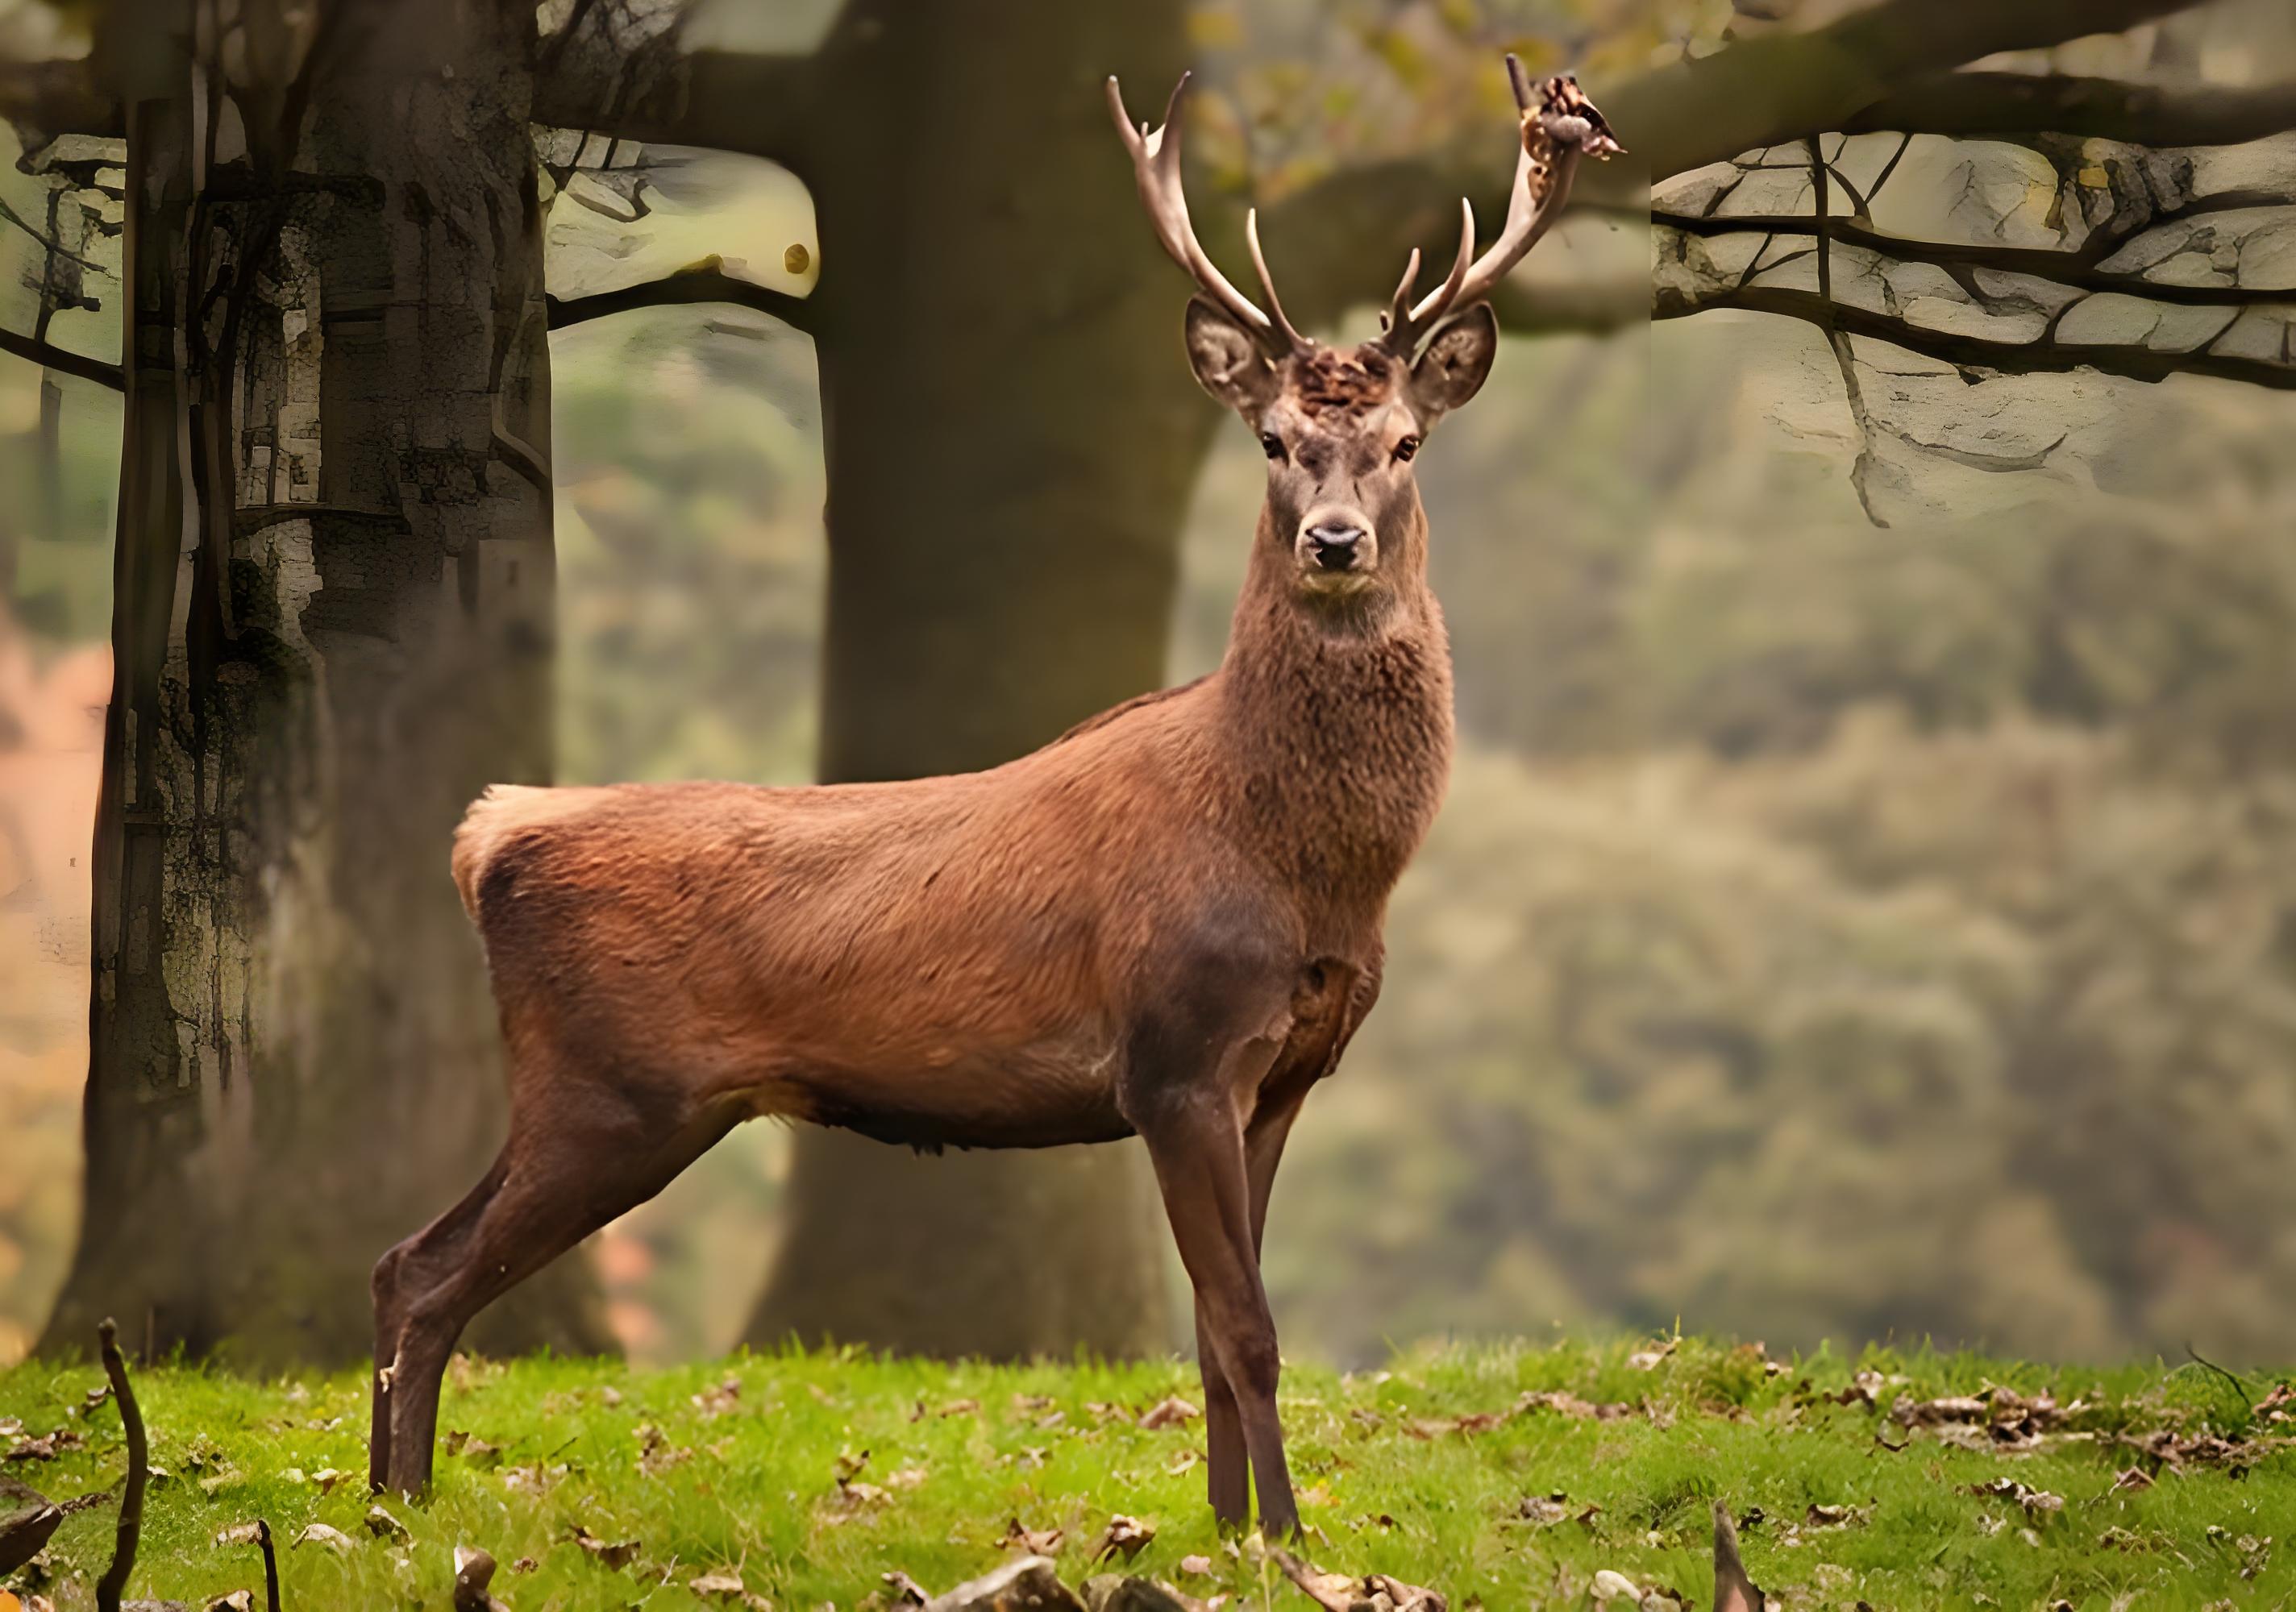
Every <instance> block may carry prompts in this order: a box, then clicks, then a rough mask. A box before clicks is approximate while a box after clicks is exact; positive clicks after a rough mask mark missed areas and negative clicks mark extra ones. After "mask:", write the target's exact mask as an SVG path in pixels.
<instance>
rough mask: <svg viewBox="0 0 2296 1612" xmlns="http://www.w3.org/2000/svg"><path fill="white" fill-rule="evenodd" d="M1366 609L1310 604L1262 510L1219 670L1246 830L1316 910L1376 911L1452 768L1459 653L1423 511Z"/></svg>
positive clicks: (1225, 733) (1230, 766)
mask: <svg viewBox="0 0 2296 1612" xmlns="http://www.w3.org/2000/svg"><path fill="white" fill-rule="evenodd" d="M1419 525H1420V528H1421V529H1420V530H1419V531H1417V532H1416V533H1415V534H1413V535H1412V542H1411V543H1410V544H1408V545H1407V552H1406V556H1404V558H1403V562H1402V563H1401V564H1399V565H1398V566H1397V567H1396V568H1395V569H1394V571H1393V572H1392V573H1391V574H1390V576H1389V578H1388V582H1389V587H1388V590H1387V591H1386V592H1385V593H1383V594H1382V595H1381V596H1379V597H1377V598H1376V599H1374V600H1372V601H1367V602H1366V604H1365V607H1364V608H1360V609H1357V608H1352V607H1350V608H1345V609H1340V610H1334V609H1332V608H1330V607H1329V606H1327V605H1325V604H1324V603H1320V602H1317V601H1308V600H1303V599H1302V598H1301V597H1300V594H1299V593H1298V590H1297V585H1296V581H1295V577H1294V575H1293V569H1292V561H1291V558H1290V555H1289V552H1288V545H1287V544H1280V543H1277V542H1275V541H1274V540H1273V539H1272V538H1271V536H1270V533H1269V529H1268V524H1267V517H1266V516H1265V514H1263V515H1262V518H1261V530H1260V533H1259V541H1258V542H1257V543H1255V544H1254V545H1253V552H1252V564H1251V572H1250V575H1249V576H1248V577H1247V578H1246V581H1245V584H1244V589H1243V593H1242V597H1241V598H1239V599H1238V601H1236V610H1235V618H1234V623H1233V625H1232V626H1231V627H1230V629H1229V634H1228V650H1227V655H1226V659H1224V660H1223V661H1222V662H1221V666H1220V670H1219V674H1218V683H1219V685H1220V686H1219V696H1220V706H1221V712H1222V722H1221V724H1220V732H1221V738H1222V741H1223V746H1224V749H1225V751H1226V757H1225V759H1226V770H1227V771H1228V773H1229V774H1230V776H1231V778H1232V779H1233V780H1234V784H1235V786H1236V788H1235V796H1234V798H1235V800H1236V802H1237V806H1238V814H1239V818H1240V822H1239V824H1238V831H1239V835H1240V837H1241V838H1242V839H1245V840H1247V841H1248V842H1249V843H1251V845H1252V846H1253V847H1254V848H1256V849H1257V850H1259V852H1260V853H1261V854H1262V855H1264V856H1265V857H1266V858H1267V860H1268V861H1269V862H1270V863H1271V864H1272V865H1273V866H1275V868H1276V869H1277V870H1278V871H1279V872H1280V873H1281V875H1282V876H1283V878H1284V879H1285V880H1287V881H1288V882H1289V883H1290V884H1291V885H1292V888H1294V889H1295V890H1297V891H1298V892H1299V894H1300V896H1301V898H1302V899H1303V900H1304V901H1305V902H1306V903H1307V904H1308V906H1309V907H1310V908H1311V910H1313V909H1320V910H1324V911H1326V912H1330V913H1331V914H1332V915H1333V916H1335V917H1342V918H1344V917H1347V916H1349V915H1354V916H1357V917H1361V918H1365V919H1367V920H1368V921H1371V922H1373V923H1376V921H1377V916H1378V913H1379V912H1380V911H1382V909H1383V908H1384V905H1385V903H1386V899H1387V894H1388V892H1389V890H1390V889H1391V888H1393V887H1394V884H1395V880H1396V879H1397V878H1398V876H1399V875H1400V874H1401V873H1402V871H1403V867H1404V864H1405V863H1406V862H1408V861H1409V860H1410V857H1411V855H1412V853H1413V852H1414V851H1415V850H1416V849H1417V848H1418V847H1419V843H1420V841H1421V840H1422V839H1424V838H1425V836H1426V832H1427V829H1428V827H1429V825H1430V824H1431V822H1433V821H1434V816H1435V812H1436V808H1437V807H1438V806H1439V805H1440V804H1441V802H1442V796H1443V788H1444V784H1445V781H1446V780H1447V777H1448V775H1449V772H1450V761H1451V742H1452V712H1451V650H1450V641H1449V639H1448V638H1447V636H1446V634H1445V632H1444V627H1443V614H1442V610H1441V609H1440V607H1439V606H1438V605H1437V603H1436V601H1435V596H1434V594H1433V593H1431V592H1430V591H1429V589H1428V587H1427V585H1426V581H1425V577H1424V572H1423V568H1422V565H1421V563H1420V556H1422V555H1423V553H1424V552H1425V543H1424V537H1425V531H1424V520H1423V519H1422V520H1421V521H1420V522H1419Z"/></svg>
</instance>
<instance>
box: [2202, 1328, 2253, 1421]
mask: <svg viewBox="0 0 2296 1612" xmlns="http://www.w3.org/2000/svg"><path fill="white" fill-rule="evenodd" d="M2185 1354H2189V1355H2191V1356H2192V1357H2193V1362H2194V1364H2195V1365H2202V1366H2206V1367H2207V1368H2208V1369H2209V1370H2210V1371H2214V1372H2215V1373H2216V1374H2217V1375H2218V1377H2221V1378H2223V1379H2225V1380H2226V1382H2228V1383H2230V1384H2231V1385H2232V1386H2233V1387H2235V1388H2237V1389H2238V1390H2240V1403H2242V1404H2243V1405H2246V1404H2250V1403H2253V1402H2254V1401H2255V1399H2256V1390H2255V1389H2253V1388H2251V1387H2249V1386H2248V1384H2247V1382H2246V1381H2244V1380H2243V1379H2242V1378H2241V1376H2240V1375H2239V1373H2237V1372H2235V1371H2226V1370H2225V1368H2224V1367H2222V1366H2220V1365H2218V1364H2217V1362H2214V1361H2213V1360H2210V1358H2209V1357H2208V1356H2207V1355H2205V1354H2202V1353H2201V1352H2200V1351H2199V1350H2198V1349H2195V1348H2194V1347H2193V1345H2192V1340H2191V1339H2189V1338H2187V1339H2186V1340H2185Z"/></svg>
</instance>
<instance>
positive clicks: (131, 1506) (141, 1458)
mask: <svg viewBox="0 0 2296 1612" xmlns="http://www.w3.org/2000/svg"><path fill="white" fill-rule="evenodd" d="M95 1335H96V1337H97V1338H98V1339H100V1340H101V1341H102V1345H103V1370H104V1372H105V1374H106V1375H107V1376H109V1377H110V1378H111V1398H112V1403H115V1404H117V1405H118V1406H119V1425H120V1427H121V1428H124V1429H125V1430H126V1431H127V1488H126V1490H125V1491H123V1492H122V1493H121V1494H120V1497H119V1535H118V1539H117V1542H116V1543H114V1545H113V1546H112V1551H111V1566H110V1567H106V1568H105V1569H104V1570H103V1576H102V1578H100V1579H98V1580H97V1581H96V1585H95V1606H96V1612H119V1592H121V1591H122V1590H125V1589H126V1588H127V1575H129V1574H131V1573H133V1572H135V1547H136V1544H137V1543H138V1542H140V1541H141V1540H142V1538H143V1485H144V1484H145V1482H146V1481H148V1480H149V1479H150V1477H151V1476H152V1448H151V1445H150V1444H148V1443H146V1442H145V1440H144V1437H143V1412H142V1411H141V1410H139V1409H137V1408H136V1404H135V1389H134V1388H132V1387H128V1385H127V1361H126V1360H125V1359H123V1358H122V1357H121V1355H120V1353H119V1328H117V1327H115V1326H113V1325H112V1324H111V1321H110V1320H109V1319H108V1318H107V1319H106V1320H105V1321H104V1322H103V1323H102V1325H101V1326H99V1327H97V1328H96V1330H95ZM267 1554H268V1552H267V1551H266V1555H267ZM272 1604H273V1605H274V1606H275V1607H276V1606H277V1604H278V1603H277V1601H276V1600H274V1602H273V1603H272Z"/></svg>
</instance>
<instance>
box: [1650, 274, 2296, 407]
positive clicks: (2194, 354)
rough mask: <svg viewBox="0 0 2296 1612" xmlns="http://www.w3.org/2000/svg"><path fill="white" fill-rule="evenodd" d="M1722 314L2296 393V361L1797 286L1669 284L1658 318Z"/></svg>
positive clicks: (1989, 361) (2032, 369)
mask: <svg viewBox="0 0 2296 1612" xmlns="http://www.w3.org/2000/svg"><path fill="white" fill-rule="evenodd" d="M1715 308H1741V309H1744V310H1746V311H1748V312H1751V313H1758V314H1778V315H1784V317H1786V318H1789V319H1800V320H1801V321H1803V322H1804V323H1809V324H1814V325H1816V326H1818V327H1819V328H1820V329H1821V330H1826V329H1837V328H1838V329H1839V330H1841V331H1845V332H1847V333H1848V334H1850V335H1853V336H1866V337H1869V338H1871V339H1873V340H1876V341H1886V342H1889V343H1890V345H1892V346H1894V347H1901V348H1905V349H1906V350H1907V352H1911V353H1919V354H1921V355H1922V356H1924V357H1929V358H1934V359H1937V360H1938V361H1939V362H1940V363H1944V364H1952V365H1954V366H1955V367H1956V368H1958V369H1965V370H1989V371H1998V372H2006V373H2010V374H2020V375H2024V374H2042V373H2048V374H2055V373H2062V372H2068V371H2071V370H2081V369H2093V370H2095V371H2097V372H2100V373H2103V374H2107V375H2120V376H2124V377H2126V378H2128V379H2129V380H2166V379H2168V377H2169V376H2170V375H2180V374H2182V375H2213V376H2217V377H2218V378H2220V379H2223V380H2245V381H2249V382H2251V383H2252V384H2254V385H2257V386H2265V387H2270V388H2273V389H2276V390H2281V391H2289V390H2296V364H2292V363H2287V362H2275V361H2272V360H2268V359H2263V358H2251V357H2247V356H2239V355H2233V354H2226V353H2219V352H2217V351H2214V350H2212V349H2211V348H2209V347H2206V346H2203V347H2201V348H2191V349H2185V350H2175V349H2164V348H2153V347H2150V346H2136V345H2123V346H2116V345H2112V344H2107V343H2103V342H2073V341H2065V340H2062V339H2060V337H2059V336H2058V334H2057V329H2056V322H2054V321H2053V322H2052V323H2050V325H2049V327H2048V329H2047V330H2046V331H2045V332H2044V333H2043V334H2042V335H2041V336H2039V337H2038V338H2037V339H2035V340H2029V341H2021V340H2009V339H2005V338H1995V337H1989V336H1981V335H1975V334H1965V333H1961V332H1956V331H1941V330H1938V329H1935V328H1933V327H1931V326H1927V325H1922V324H1916V323H1914V322H1913V321H1911V320H1909V319H1906V318H1904V317H1902V316H1899V315H1891V314H1887V313H1882V312H1878V311H1876V310H1874V309H1872V308H1866V307H1857V306H1856V305H1855V304H1852V303H1840V302H1829V301H1828V300H1827V299H1825V298H1823V297H1820V296H1819V295H1818V294H1817V293H1816V291H1814V290H1802V289H1800V288H1799V287H1795V286H1780V285H1747V286H1722V287H1717V288H1713V289H1712V290H1707V289H1705V288H1701V289H1700V290H1697V291H1695V292H1691V291H1685V290H1683V289H1682V288H1681V287H1679V286H1676V285H1669V284H1663V283H1662V284H1661V286H1660V287H1659V290H1658V296H1657V299H1656V303H1655V306H1654V307H1653V308H1652V318H1655V319H1680V318H1684V317H1686V316H1688V315H1693V314H1702V313H1706V312H1708V311H1710V310H1711V309H1715Z"/></svg>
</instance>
